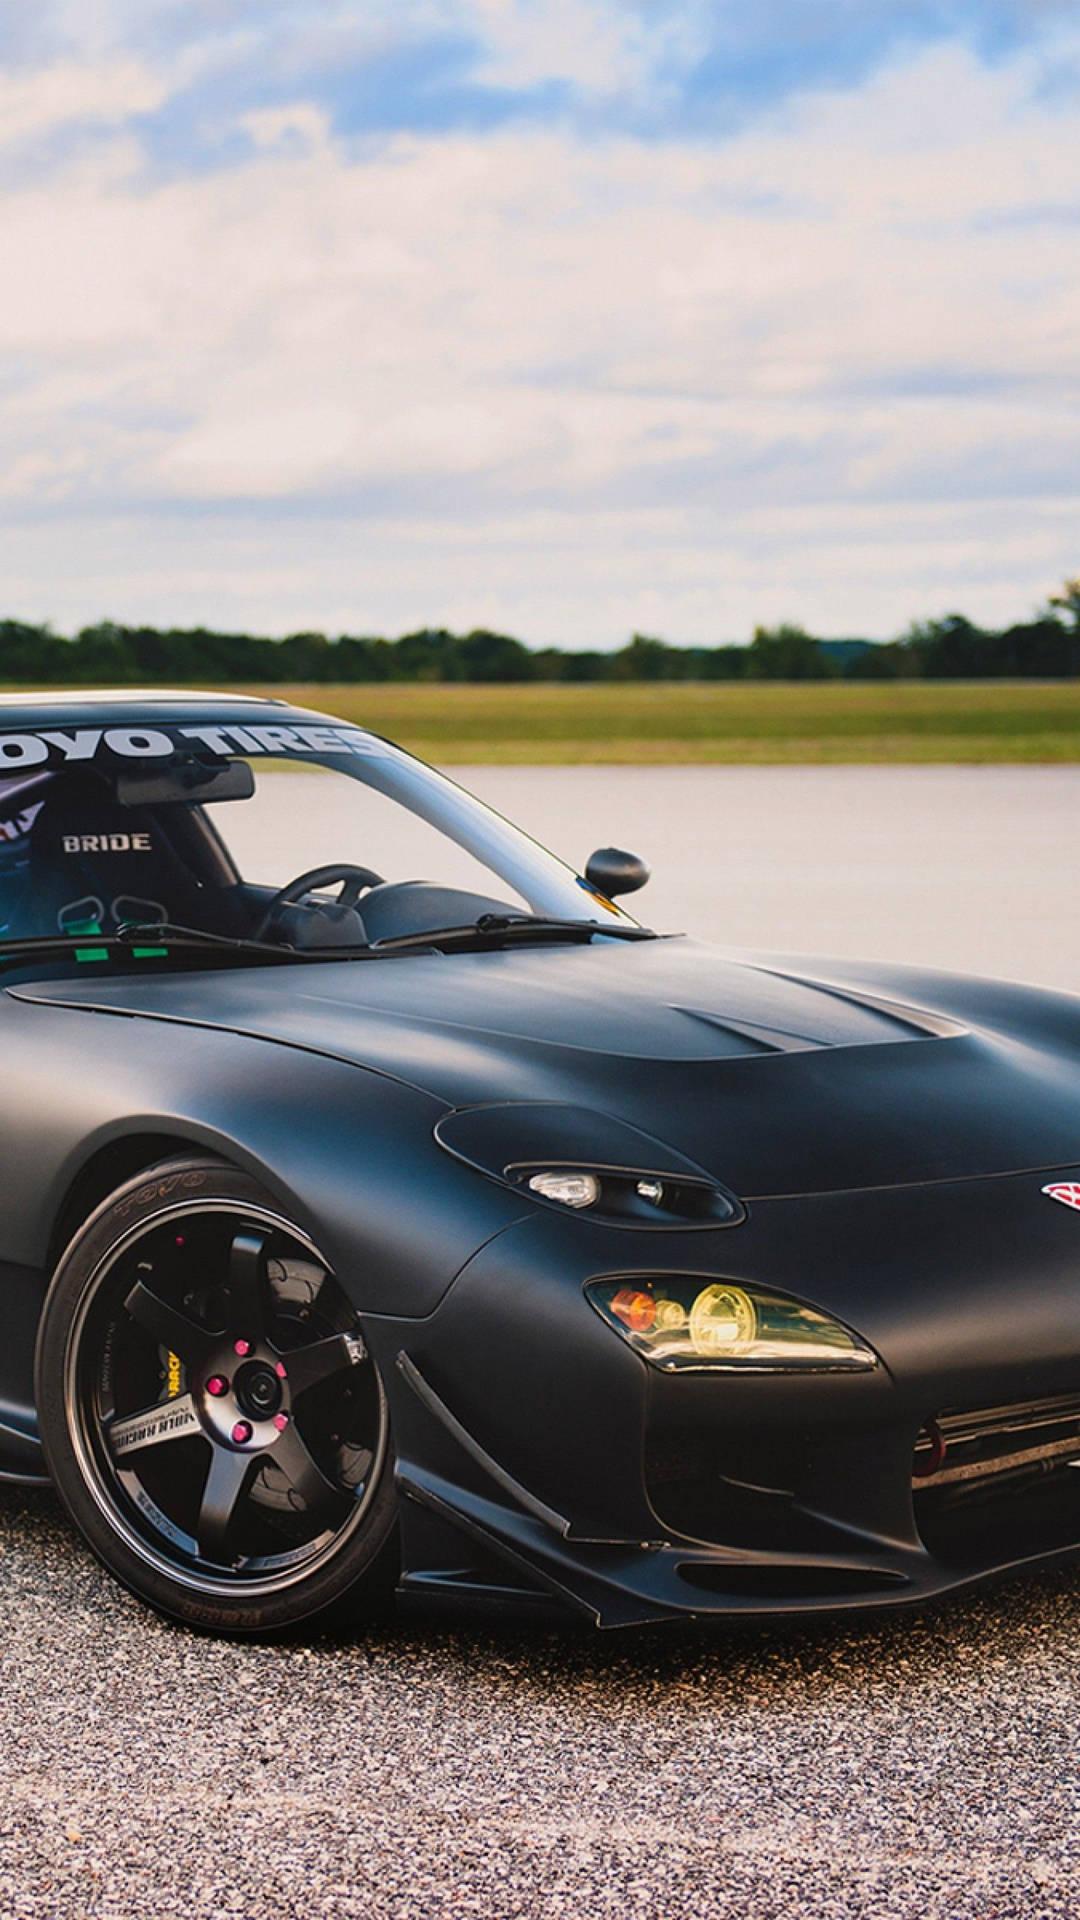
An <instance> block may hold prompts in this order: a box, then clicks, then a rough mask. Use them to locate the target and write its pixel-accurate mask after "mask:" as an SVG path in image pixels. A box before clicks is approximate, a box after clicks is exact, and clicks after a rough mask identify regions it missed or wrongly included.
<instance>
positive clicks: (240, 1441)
mask: <svg viewBox="0 0 1080 1920" xmlns="http://www.w3.org/2000/svg"><path fill="white" fill-rule="evenodd" d="M232 1437H233V1439H234V1440H235V1442H236V1444H237V1446H238V1447H242V1446H243V1445H244V1444H245V1442H246V1441H248V1440H250V1439H251V1428H250V1427H249V1426H248V1423H247V1421H246V1420H238V1421H237V1423H236V1425H235V1427H234V1428H233V1430H232Z"/></svg>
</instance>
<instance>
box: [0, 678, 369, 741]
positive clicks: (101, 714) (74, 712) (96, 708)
mask: <svg viewBox="0 0 1080 1920" xmlns="http://www.w3.org/2000/svg"><path fill="white" fill-rule="evenodd" d="M214 715H218V716H220V718H221V719H222V720H223V721H226V722H227V721H228V720H230V719H231V720H235V721H238V722H242V721H243V719H244V717H245V716H247V718H248V719H250V720H251V721H252V722H256V721H258V720H268V719H270V718H273V719H274V720H275V721H277V720H278V719H279V718H280V719H281V720H285V719H286V718H288V717H293V718H295V720H297V721H301V722H302V721H309V722H310V721H312V720H314V721H317V722H323V723H326V722H329V724H330V725H332V726H341V725H342V724H343V723H342V720H341V716H340V715H334V714H323V713H319V712H317V711H315V710H313V709H311V708H308V707H294V706H292V705H291V703H290V702H289V701H287V700H281V699H275V698H273V697H272V696H270V695H267V694H260V693H231V692H229V691H228V690H226V689H222V690H221V691H219V692H216V693H215V692H210V691H206V690H201V689H198V688H193V687H176V688H162V687H153V688H144V687H67V688H50V689H49V690H48V691H41V692H38V691H32V692H26V693H0V732H9V731H10V732H18V731H21V730H23V729H28V730H33V729H35V728H40V727H66V726H73V727H79V726H100V727H112V726H119V727H126V726H132V725H135V726H138V725H144V726H153V725H155V724H160V723H162V722H165V723H170V722H176V723H178V724H181V725H182V724H183V723H184V721H190V722H192V723H195V722H198V721H205V720H207V719H209V718H212V717H213V716H214ZM345 724H355V723H349V722H346V723H345ZM361 730H363V729H361Z"/></svg>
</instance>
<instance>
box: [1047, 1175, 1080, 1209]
mask: <svg viewBox="0 0 1080 1920" xmlns="http://www.w3.org/2000/svg"><path fill="white" fill-rule="evenodd" d="M1043 1192H1044V1193H1048V1194H1049V1195H1050V1198H1051V1200H1060V1201H1061V1204H1062V1206H1064V1207H1080V1181H1077V1180H1056V1181H1055V1182H1054V1184H1053V1186H1050V1187H1044V1188H1043Z"/></svg>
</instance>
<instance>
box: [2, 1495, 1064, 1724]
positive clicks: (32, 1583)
mask: <svg viewBox="0 0 1080 1920" xmlns="http://www.w3.org/2000/svg"><path fill="white" fill-rule="evenodd" d="M0 1554H2V1557H3V1562H4V1569H5V1578H4V1597H3V1603H2V1611H3V1615H4V1616H5V1624H6V1628H7V1631H8V1633H9V1635H10V1634H15V1635H17V1634H18V1632H19V1630H20V1621H21V1617H24V1618H25V1621H26V1624H27V1629H28V1631H31V1632H35V1633H36V1632H40V1631H41V1627H42V1616H43V1611H44V1612H45V1613H46V1614H47V1613H48V1611H50V1610H51V1609H52V1608H53V1607H57V1606H58V1607H60V1608H61V1609H63V1608H68V1607H70V1606H71V1605H72V1604H73V1603H74V1604H77V1605H78V1607H79V1608H80V1609H81V1614H82V1618H83V1619H84V1620H85V1619H86V1617H87V1615H88V1614H89V1615H90V1616H91V1618H92V1619H93V1620H95V1621H96V1622H97V1623H99V1624H100V1627H101V1629H102V1630H103V1631H110V1630H111V1628H112V1626H113V1625H114V1623H115V1622H116V1620H117V1617H118V1614H119V1615H122V1616H123V1619H124V1624H125V1628H126V1629H127V1630H128V1631H130V1630H131V1629H132V1628H133V1627H135V1628H137V1627H138V1625H139V1623H140V1621H142V1622H144V1623H145V1627H146V1633H147V1643H148V1655H149V1654H150V1644H151V1643H152V1642H155V1641H156V1640H157V1639H158V1636H159V1635H165V1636H166V1637H167V1638H173V1637H176V1636H179V1637H181V1638H182V1639H183V1640H185V1641H187V1642H188V1643H190V1646H191V1648H192V1649H193V1650H195V1649H197V1648H198V1647H199V1646H200V1645H202V1646H205V1647H207V1648H210V1647H212V1646H220V1645H221V1642H220V1640H219V1639H217V1638H215V1637H212V1636H207V1635H202V1634H200V1633H198V1632H196V1631H194V1630H192V1629H190V1628H188V1627H185V1626H179V1625H176V1624H174V1623H172V1622H170V1621H167V1620H163V1619H161V1618H159V1617H158V1616H156V1615H154V1614H153V1613H152V1612H151V1611H149V1610H148V1609H147V1608H145V1607H144V1606H143V1605H142V1603H141V1602H139V1601H138V1600H136V1599H134V1598H133V1597H132V1596H131V1595H129V1594H127V1593H126V1592H125V1591H124V1590H123V1589H121V1588H120V1587H118V1586H117V1585H116V1583H115V1582H114V1581H113V1580H112V1579H111V1578H110V1577H109V1576H108V1575H107V1574H106V1573H105V1572H104V1571H103V1570H102V1569H101V1568H100V1567H99V1566H98V1565H97V1563H96V1562H95V1561H94V1559H93V1558H92V1556H91V1555H90V1554H89V1552H88V1551H87V1550H86V1548H85V1547H84V1546H83V1544H82V1542H81V1540H80V1539H79V1537H78V1535H77V1533H76V1531H75V1529H74V1528H73V1527H72V1525H71V1524H70V1522H69V1521H68V1519H67V1516H66V1515H65V1513H64V1511H63V1509H62V1507H61V1505H60V1503H59V1501H58V1499H57V1498H56V1496H55V1495H54V1494H53V1492H52V1491H51V1489H49V1488H44V1487H42V1488H26V1487H21V1486H15V1485H7V1486H0ZM1078 1635H1080V1569H1078V1568H1077V1567H1076V1566H1069V1565H1065V1566H1062V1565H1059V1566H1056V1567H1052V1568H1046V1569H1042V1570H1039V1571H1033V1572H1029V1573H1025V1574H1022V1575H1014V1576H1012V1577H1011V1578H1009V1579H1008V1580H1001V1581H998V1582H995V1583H993V1584H987V1585H983V1586H979V1587H975V1588H969V1589H966V1590H964V1591H963V1592H960V1593H957V1594H953V1595H950V1596H946V1597H945V1598H939V1599H937V1600H934V1601H930V1602H925V1603H922V1604H920V1605H918V1606H892V1607H890V1608H876V1609H872V1610H865V1611H854V1610H850V1611H843V1612H836V1613H823V1614H814V1615H803V1616H796V1615H789V1616H787V1617H784V1618H776V1617H774V1618H771V1619H769V1618H764V1617H761V1618H747V1617H744V1618H732V1619H724V1620H715V1621H708V1622H700V1621H697V1622H695V1621H686V1622H664V1623H661V1624H657V1625H650V1626H643V1627H633V1628H625V1629H622V1630H617V1631H602V1630H599V1629H597V1628H596V1627H594V1626H593V1625H592V1624H591V1623H590V1622H588V1621H579V1620H576V1619H571V1618H568V1619H567V1621H566V1622H565V1624H563V1623H559V1624H553V1625H542V1626H541V1625H529V1626H523V1625H522V1624H521V1623H520V1622H519V1621H516V1620H508V1621H507V1622H505V1623H504V1622H502V1621H500V1620H498V1619H492V1618H484V1617H478V1619H477V1620H476V1621H475V1623H474V1622H471V1621H461V1620H459V1619H457V1618H455V1619H454V1621H453V1623H452V1624H448V1623H447V1621H446V1618H445V1616H441V1617H440V1615H439V1614H438V1612H437V1611H435V1610H432V1611H431V1612H430V1613H420V1612H412V1611H410V1612H409V1613H408V1614H406V1615H399V1614H396V1613H393V1612H391V1613H389V1614H388V1615H383V1616H380V1617H378V1618H376V1619H375V1620H370V1619H365V1618H364V1617H363V1616H362V1615H358V1616H357V1617H355V1618H350V1619H347V1620H346V1621H345V1622H344V1623H343V1622H341V1621H338V1622H336V1623H335V1624H334V1625H333V1626H331V1627H325V1626H321V1625H317V1624H316V1625H313V1624H311V1623H309V1624H307V1625H306V1626H305V1625H303V1624H301V1625H300V1626H298V1627H296V1628H294V1629H292V1630H291V1631H290V1632H289V1633H288V1634H286V1635H280V1636H275V1637H274V1639H273V1640H271V1641H269V1642H268V1641H265V1640H260V1641H257V1642H255V1641H242V1640H241V1641H234V1642H232V1643H231V1644H232V1645H233V1647H234V1648H235V1649H236V1651H237V1653H238V1654H240V1656H241V1657H242V1654H243V1650H244V1648H245V1647H246V1648H248V1649H249V1651H251V1652H253V1653H257V1654H258V1655H259V1656H260V1658H265V1657H266V1654H267V1653H268V1652H269V1651H270V1650H271V1649H272V1648H274V1647H276V1648H280V1649H281V1650H282V1651H283V1652H285V1651H288V1650H289V1649H301V1648H303V1649H307V1651H308V1654H309V1656H312V1657H314V1658H316V1659H318V1660H339V1661H342V1662H343V1663H345V1664H349V1663H351V1662H352V1661H354V1660H356V1659H357V1658H363V1659H365V1660H368V1661H375V1662H377V1663H378V1664H379V1665H380V1666H381V1665H389V1666H390V1667H394V1666H396V1665H402V1666H404V1667H409V1666H411V1665H413V1664H414V1663H415V1662H416V1661H417V1660H418V1659H420V1660H430V1659H432V1658H435V1659H437V1660H438V1662H439V1664H440V1667H441V1668H442V1669H443V1671H444V1673H446V1672H447V1670H449V1672H450V1673H452V1672H453V1670H455V1669H456V1670H457V1671H458V1672H459V1674H460V1678H461V1681H462V1683H463V1684H466V1685H470V1686H471V1685H472V1684H473V1683H474V1682H475V1680H476V1677H477V1675H478V1674H484V1675H487V1676H489V1677H492V1678H494V1677H496V1676H498V1675H499V1674H501V1675H503V1676H507V1675H509V1674H511V1673H512V1674H513V1676H514V1681H515V1685H516V1686H518V1687H522V1688H525V1689H526V1690H534V1691H535V1692H536V1693H537V1694H539V1695H542V1694H543V1692H544V1691H545V1689H546V1688H547V1687H548V1686H557V1687H558V1689H559V1691H560V1692H561V1693H562V1694H565V1693H566V1692H567V1690H568V1689H569V1690H570V1691H571V1692H574V1691H575V1690H577V1691H580V1693H581V1694H582V1695H588V1694H590V1693H593V1692H595V1691H596V1690H597V1689H601V1690H603V1691H604V1692H605V1693H607V1692H609V1691H610V1690H612V1689H615V1690H617V1692H618V1694H619V1697H620V1698H621V1699H622V1700H623V1701H624V1702H625V1703H627V1704H629V1703H631V1702H632V1701H633V1700H634V1699H635V1697H636V1696H639V1695H640V1698H641V1702H642V1704H645V1703H646V1702H647V1700H648V1699H649V1698H652V1697H654V1696H655V1695H656V1694H657V1690H658V1689H659V1690H661V1691H662V1690H663V1689H664V1688H665V1686H668V1685H671V1686H676V1685H677V1686H678V1688H679V1689H680V1691H681V1693H682V1694H683V1695H684V1696H685V1694H686V1692H687V1689H688V1688H690V1689H691V1690H692V1689H694V1688H696V1687H700V1688H701V1689H702V1690H703V1694H704V1693H710V1692H711V1693H712V1694H713V1696H714V1697H715V1690H716V1689H717V1687H718V1686H719V1687H721V1688H722V1691H723V1693H724V1694H725V1695H730V1696H731V1697H738V1698H740V1699H741V1700H743V1701H746V1700H747V1699H749V1698H751V1697H753V1696H757V1695H760V1694H762V1693H763V1692H766V1691H768V1690H769V1689H770V1688H773V1689H775V1688H776V1687H778V1686H782V1687H783V1689H784V1690H785V1691H786V1690H787V1689H789V1688H790V1687H791V1686H792V1685H793V1684H797V1685H799V1686H801V1687H805V1688H807V1689H809V1690H813V1691H815V1692H817V1691H819V1690H820V1688H821V1687H822V1685H824V1684H827V1685H828V1686H829V1687H830V1688H833V1689H835V1688H837V1687H839V1688H841V1689H845V1688H846V1687H847V1686H849V1685H855V1684H858V1683H859V1681H860V1678H861V1677H865V1676H866V1675H869V1674H873V1675H874V1676H875V1678H876V1680H877V1681H878V1682H880V1678H881V1676H882V1674H883V1673H884V1674H887V1673H889V1672H890V1671H896V1672H907V1671H908V1670H910V1669H911V1668H912V1667H913V1666H917V1667H918V1669H919V1670H920V1671H921V1672H923V1673H925V1672H926V1671H928V1670H929V1671H931V1672H932V1671H934V1670H937V1671H940V1673H941V1674H942V1675H943V1676H945V1675H949V1676H951V1677H952V1676H955V1675H956V1673H957V1672H958V1671H959V1670H961V1669H963V1670H964V1671H965V1672H966V1673H967V1674H968V1676H969V1677H974V1676H976V1675H977V1673H978V1670H979V1667H980V1665H981V1664H982V1663H983V1662H994V1663H998V1664H999V1663H1000V1660H1001V1658H1002V1654H1003V1649H1006V1648H1007V1647H1008V1645H1009V1643H1010V1642H1011V1641H1013V1640H1015V1643H1016V1644H1015V1657H1016V1659H1017V1660H1018V1661H1022V1659H1023V1657H1024V1654H1025V1651H1026V1650H1028V1649H1030V1648H1031V1647H1032V1646H1033V1645H1035V1644H1037V1645H1038V1648H1039V1650H1040V1653H1041V1654H1042V1655H1045V1654H1046V1653H1047V1652H1052V1651H1053V1650H1054V1648H1055V1646H1057V1647H1059V1648H1060V1652H1061V1655H1062V1657H1063V1658H1067V1659H1068V1661H1069V1662H1070V1665H1071V1662H1072V1660H1073V1658H1074V1655H1075V1646H1076V1643H1077V1638H1078Z"/></svg>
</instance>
